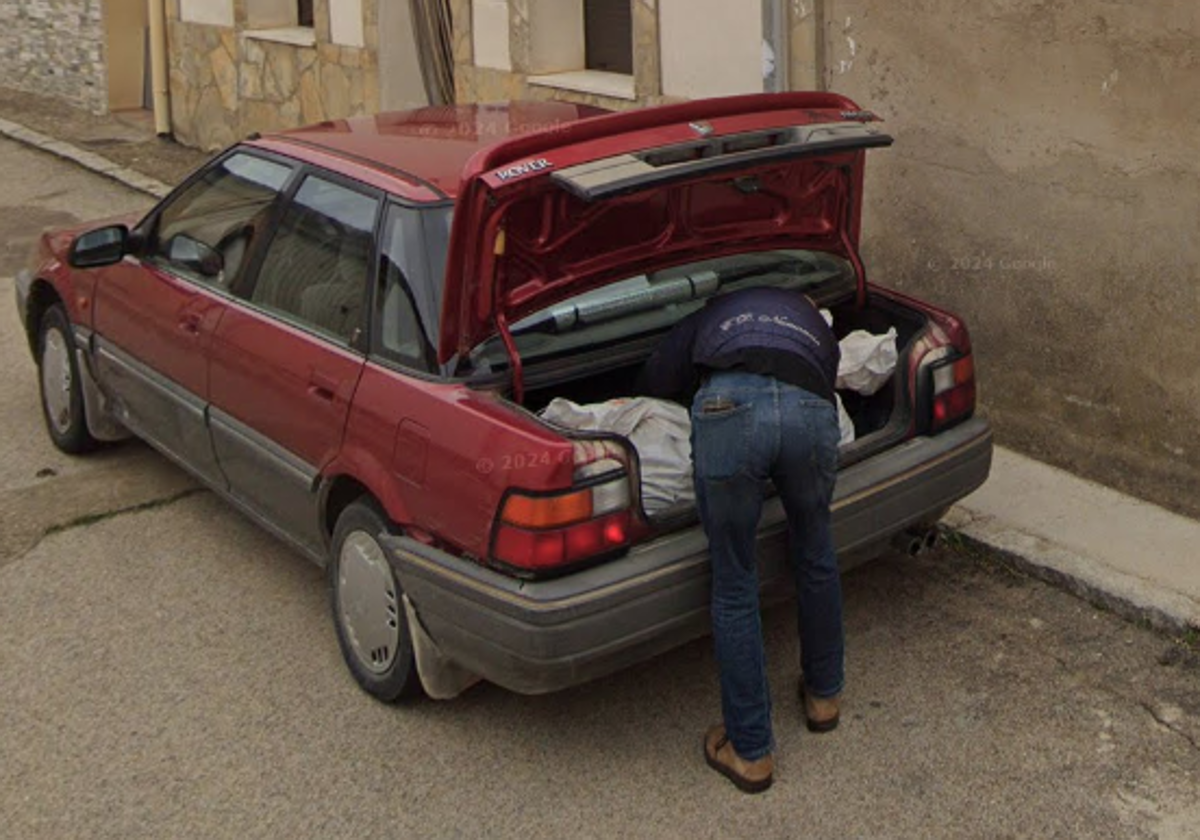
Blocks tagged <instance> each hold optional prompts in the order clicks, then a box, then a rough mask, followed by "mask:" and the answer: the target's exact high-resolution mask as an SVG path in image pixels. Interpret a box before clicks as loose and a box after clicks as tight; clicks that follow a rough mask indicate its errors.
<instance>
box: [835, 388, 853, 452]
mask: <svg viewBox="0 0 1200 840" xmlns="http://www.w3.org/2000/svg"><path fill="white" fill-rule="evenodd" d="M834 396H835V397H837V409H838V431H839V432H841V433H842V437H841V440H839V441H838V445H839V446H845V445H846V444H848V443H854V421H853V420H851V419H850V412H848V411H846V406H844V405H842V395H841V394H834Z"/></svg>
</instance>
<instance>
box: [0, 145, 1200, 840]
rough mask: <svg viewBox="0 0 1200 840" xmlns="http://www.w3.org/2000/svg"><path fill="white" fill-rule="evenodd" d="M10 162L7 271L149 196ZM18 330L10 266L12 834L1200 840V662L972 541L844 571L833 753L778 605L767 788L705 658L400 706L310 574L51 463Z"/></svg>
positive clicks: (5, 805) (1, 658)
mask: <svg viewBox="0 0 1200 840" xmlns="http://www.w3.org/2000/svg"><path fill="white" fill-rule="evenodd" d="M0 175H2V176H3V179H4V183H5V184H6V189H5V190H4V191H3V194H2V195H0V256H2V261H0V276H7V275H8V274H11V273H12V272H13V271H14V269H15V268H16V267H17V266H19V264H20V262H21V258H22V255H21V254H20V253H18V252H20V251H21V250H22V249H23V247H24V246H20V247H17V248H15V249H14V248H13V247H12V243H13V242H17V241H21V240H24V241H26V242H27V241H28V240H29V239H30V237H31V236H33V235H35V234H36V230H37V228H38V227H39V226H40V225H42V224H43V223H48V222H49V223H58V222H69V221H71V220H72V218H73V217H75V216H79V217H86V216H89V215H93V214H95V215H105V214H109V213H112V212H116V211H118V210H120V209H124V208H135V207H138V206H140V205H142V204H144V200H143V199H142V198H141V197H140V196H136V195H131V194H128V193H124V192H122V191H121V190H119V189H116V188H114V187H112V186H111V185H110V184H109V183H108V182H106V181H104V180H103V179H99V178H95V177H92V176H88V175H83V174H81V173H78V172H77V171H75V170H73V169H71V168H70V167H68V166H66V165H65V164H62V163H60V162H58V161H55V160H53V159H50V158H45V157H42V156H41V155H37V154H33V153H31V152H27V151H25V150H23V149H20V148H18V147H15V146H13V145H11V144H8V143H3V142H0ZM22 341H23V339H22V336H21V335H20V334H19V328H18V326H17V324H16V318H15V316H14V309H13V302H12V284H11V280H8V279H0V388H3V394H4V396H3V399H2V401H0V412H2V413H0V420H2V421H3V423H4V431H5V433H4V435H3V436H2V437H0V465H2V466H0V537H2V538H0V838H6V840H7V838H13V840H25V839H26V838H31V839H32V838H56V839H57V838H76V837H80V838H85V837H86V838H93V837H95V838H101V837H103V838H122V840H128V839H129V838H166V837H187V838H190V837H204V838H208V837H230V838H251V837H321V838H325V837H339V838H340V837H347V838H351V837H353V838H359V837H368V836H371V837H385V836H386V837H437V838H440V837H464V838H475V837H492V836H495V837H509V836H512V837H527V838H539V837H547V838H556V837H565V836H572V837H617V836H620V837H664V838H673V837H686V838H704V837H726V836H745V837H763V838H775V837H780V838H782V837H806V838H807V837H813V838H820V837H847V836H849V837H921V838H926V837H956V838H957V837H1089V838H1090V837H1096V838H1100V837H1148V838H1151V837H1162V838H1200V656H1198V655H1197V654H1196V653H1194V652H1192V651H1191V650H1189V649H1188V648H1186V647H1184V646H1182V645H1180V644H1177V643H1175V642H1172V641H1171V640H1168V639H1166V638H1164V637H1162V636H1159V635H1156V634H1154V633H1151V632H1148V631H1146V630H1143V629H1141V628H1138V627H1135V626H1132V625H1129V624H1127V623H1125V622H1123V621H1121V620H1119V619H1117V618H1115V617H1113V616H1111V615H1108V614H1105V613H1102V612H1097V611H1096V610H1094V609H1093V608H1091V607H1089V606H1088V605H1086V604H1084V603H1082V602H1080V601H1078V600H1075V599H1074V598H1072V597H1070V596H1068V595H1065V594H1063V593H1061V592H1059V591H1057V590H1054V589H1051V588H1048V587H1046V586H1044V585H1042V584H1040V583H1037V582H1034V581H1031V580H1029V579H1026V578H1023V577H1020V576H1018V575H1015V574H1013V573H1011V572H1010V571H1008V570H1007V569H1005V567H1003V565H1000V564H998V563H997V562H996V561H995V560H994V559H993V558H989V557H985V556H976V555H974V554H972V553H971V551H969V550H968V549H966V548H965V547H949V548H944V549H942V550H939V551H937V552H934V553H931V554H927V555H923V556H922V557H919V558H916V559H904V558H900V557H895V556H892V557H887V558H882V559H881V560H880V561H877V562H875V563H873V564H871V565H869V566H866V567H864V568H860V569H857V570H855V571H853V572H851V573H850V574H848V575H847V576H846V581H845V591H846V619H847V628H848V678H849V687H848V693H847V700H846V705H845V708H844V718H843V725H842V727H841V728H839V729H838V730H837V731H836V732H835V733H833V734H830V735H825V736H814V735H811V734H809V733H808V732H806V731H805V730H804V728H803V725H802V723H801V719H800V712H799V709H798V705H797V703H796V702H795V700H794V681H795V671H796V665H795V662H796V658H797V650H796V642H795V639H794V632H793V620H792V616H791V615H790V610H788V609H786V608H782V609H778V610H775V611H772V612H770V613H769V614H768V615H767V618H766V632H767V637H768V639H767V644H768V651H769V656H770V675H771V680H772V684H773V686H774V688H775V701H776V702H775V720H776V735H777V740H778V751H777V756H778V770H777V781H776V784H775V787H774V788H772V790H771V791H769V792H768V793H767V794H765V795H763V796H760V797H747V796H744V795H742V794H739V793H738V792H737V791H735V790H734V788H733V787H732V786H731V785H729V784H728V783H727V782H725V781H724V780H723V779H721V778H720V777H718V776H717V775H716V774H714V773H713V772H712V771H710V770H709V769H708V768H707V767H706V766H705V764H704V762H703V760H702V758H701V754H700V738H701V733H702V732H703V730H704V728H705V727H706V726H707V725H708V724H709V723H711V722H713V721H715V720H717V718H718V699H717V691H716V674H715V670H714V665H713V661H712V655H711V650H710V645H709V644H708V643H707V641H703V642H698V643H695V644H692V645H689V646H687V647H684V648H682V649H680V650H677V651H675V652H673V653H671V654H669V655H666V656H664V657H661V658H659V659H657V660H655V661H652V662H650V663H646V664H644V665H641V666H639V667H636V668H633V669H631V670H629V671H626V672H624V673H621V674H618V675H615V676H613V677H611V678H608V679H604V680H600V681H597V682H595V683H593V684H590V685H587V686H583V687H580V688H577V689H574V690H570V691H566V692H562V693H559V694H555V695H550V696H546V697H536V698H527V697H521V696H517V695H514V694H510V693H508V692H505V691H503V690H501V689H498V688H495V687H492V686H488V685H481V686H477V687H476V688H474V689H472V690H471V691H469V692H468V693H467V694H465V695H464V696H463V697H461V698H459V699H457V700H454V701H449V702H440V703H439V702H432V701H423V702H416V703H413V704H411V705H408V706H402V707H388V706H383V705H381V704H379V703H376V702H375V701H373V700H371V699H370V698H368V697H367V696H366V695H365V694H363V693H362V692H361V691H359V690H358V688H357V687H356V686H355V684H354V682H353V680H352V679H351V678H350V677H349V675H348V674H347V672H346V671H345V669H344V667H343V666H342V664H341V659H340V655H339V653H338V648H337V643H336V641H335V639H334V635H333V630H332V627H331V625H330V621H329V618H328V608H327V603H326V600H327V599H326V589H325V584H324V580H323V577H322V574H321V572H320V571H319V570H317V569H316V568H315V567H313V566H312V565H310V564H309V563H308V562H307V561H305V560H303V559H301V558H299V557H297V556H295V555H293V554H291V553H289V552H288V551H287V550H286V549H285V548H284V547H283V546H282V545H280V544H279V543H277V542H275V541H274V540H272V539H271V538H270V537H268V536H266V535H265V534H264V533H262V532H260V531H259V530H257V529H256V528H255V527H254V526H253V525H251V524H250V523H249V522H248V521H247V520H245V519H243V518H242V517H241V516H239V515H238V514H236V513H234V512H233V511H232V510H231V509H229V508H227V507H226V506H224V505H223V504H222V503H221V502H220V501H218V500H217V499H215V498H214V497H213V496H211V495H210V494H208V493H204V492H199V491H196V490H194V489H193V488H194V485H193V484H192V483H191V482H190V481H189V480H188V479H187V478H186V477H185V476H183V475H182V474H181V473H179V472H178V471H177V470H175V469H174V468H173V467H171V466H170V465H168V464H167V463H166V462H165V461H163V460H162V459H161V458H159V457H158V456H157V455H156V454H154V453H153V452H151V451H150V450H148V449H146V448H145V447H143V446H141V445H138V444H127V445H120V446H116V447H111V448H110V449H108V450H107V451H105V452H102V453H100V454H99V455H98V456H96V457H90V458H86V459H70V458H66V457H64V456H62V455H59V454H57V453H56V452H55V451H54V450H53V449H52V448H51V447H50V445H49V443H48V441H47V439H46V437H45V434H44V432H43V431H42V427H41V419H40V416H39V413H38V407H37V405H38V404H37V387H36V378H35V375H34V370H35V369H34V367H33V364H32V362H31V361H30V359H29V355H28V352H27V348H26V347H25V346H24V345H23V344H22ZM121 511H125V512H121ZM47 532H49V533H47Z"/></svg>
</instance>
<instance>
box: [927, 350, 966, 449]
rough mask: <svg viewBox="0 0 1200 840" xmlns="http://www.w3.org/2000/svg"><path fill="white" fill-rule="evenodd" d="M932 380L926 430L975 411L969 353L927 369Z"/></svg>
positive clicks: (949, 423)
mask: <svg viewBox="0 0 1200 840" xmlns="http://www.w3.org/2000/svg"><path fill="white" fill-rule="evenodd" d="M929 374H930V379H931V381H932V384H933V392H932V395H933V406H932V412H931V415H930V424H929V425H930V431H932V432H937V431H940V430H942V429H945V428H948V427H949V426H952V425H954V424H955V423H959V422H961V421H963V420H966V419H967V418H968V417H970V416H971V415H972V414H974V413H975V362H974V361H973V360H972V358H971V356H970V354H968V355H966V356H959V357H958V358H955V359H948V360H946V361H943V362H939V363H938V364H935V365H933V366H932V367H930V369H929Z"/></svg>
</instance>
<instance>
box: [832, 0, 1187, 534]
mask: <svg viewBox="0 0 1200 840" xmlns="http://www.w3.org/2000/svg"><path fill="white" fill-rule="evenodd" d="M810 5H811V4H810ZM814 11H815V14H817V15H818V21H819V23H820V27H819V31H820V33H821V43H820V47H821V51H822V52H823V54H824V61H823V62H822V70H823V76H824V83H825V84H827V85H828V87H829V88H831V89H832V90H835V91H838V92H840V93H845V94H847V95H849V96H851V97H852V98H854V99H856V100H857V101H858V102H859V104H861V105H862V106H864V107H868V108H871V109H873V110H875V111H876V112H877V113H878V114H879V115H880V116H882V117H884V118H885V119H886V120H887V127H888V129H889V130H890V131H891V133H892V134H894V136H895V137H896V140H897V143H896V145H895V146H894V147H893V148H891V149H889V150H886V151H882V152H878V153H874V154H873V157H872V159H871V162H870V163H869V165H868V187H867V193H866V219H865V235H866V239H865V251H866V258H867V260H868V266H869V267H870V269H871V270H872V272H873V277H874V278H875V279H877V280H878V281H879V282H880V283H882V284H884V285H888V286H894V287H897V288H899V289H901V290H904V291H907V292H911V293H913V294H915V295H917V296H919V297H922V298H925V299H928V300H931V301H935V302H937V303H940V304H943V305H945V306H946V307H947V308H949V309H951V310H953V311H955V312H957V313H959V314H961V315H963V316H964V317H965V318H966V319H967V320H968V323H969V324H970V327H971V330H972V336H973V339H974V342H975V353H976V366H977V369H978V372H979V376H980V382H981V398H982V400H983V403H984V405H985V409H986V412H987V413H988V415H989V416H990V417H991V419H992V420H993V423H994V425H995V427H996V430H997V432H998V437H999V440H1000V442H1002V443H1004V444H1007V445H1010V446H1013V447H1014V448H1017V449H1020V450H1023V451H1026V452H1028V453H1030V454H1033V455H1034V456H1036V457H1039V458H1041V459H1044V460H1047V461H1049V462H1051V463H1054V464H1057V465H1060V466H1062V467H1065V468H1067V469H1070V470H1072V471H1075V472H1077V473H1080V474H1083V475H1086V476H1089V477H1092V478H1095V479H1098V480H1100V481H1103V482H1105V483H1107V484H1110V485H1112V486H1115V487H1118V488H1120V489H1123V490H1125V491H1127V492H1132V493H1135V494H1137V495H1140V496H1142V497H1144V498H1148V499H1151V500H1153V501H1155V502H1158V503H1161V504H1164V505H1166V506H1168V507H1171V508H1174V509H1176V510H1181V511H1184V512H1186V513H1189V514H1191V515H1194V516H1195V515H1200V434H1198V428H1200V329H1198V325H1200V236H1197V232H1198V228H1200V155H1197V149H1198V148H1200V146H1198V145H1197V139H1196V138H1197V137H1198V136H1200V110H1198V109H1197V107H1196V105H1197V103H1200V7H1198V6H1197V5H1196V4H1194V3H1182V2H1176V0H1146V2H1143V3H1112V2H1094V0H1093V1H1089V2H1075V3H1067V2H1056V0H1044V1H1043V2H1028V1H1026V0H993V2H988V3H984V4H975V5H970V4H961V3H955V2H951V1H950V0H896V2H892V3H886V4H881V3H868V2H864V0H830V2H826V3H825V4H823V5H822V4H816V6H814Z"/></svg>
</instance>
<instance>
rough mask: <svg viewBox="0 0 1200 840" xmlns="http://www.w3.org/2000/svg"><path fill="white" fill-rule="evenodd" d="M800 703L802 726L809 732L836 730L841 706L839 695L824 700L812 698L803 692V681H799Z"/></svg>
mask: <svg viewBox="0 0 1200 840" xmlns="http://www.w3.org/2000/svg"><path fill="white" fill-rule="evenodd" d="M800 703H801V705H802V706H804V725H805V726H806V727H807V728H808V731H809V732H816V733H818V734H819V733H822V732H832V731H833V730H835V729H837V726H838V718H839V716H840V714H841V705H842V696H841V695H840V694H838V695H836V696H834V697H825V698H821V697H812V696H810V695H809V694H808V693H807V692H806V691H805V690H804V680H801V681H800Z"/></svg>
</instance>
